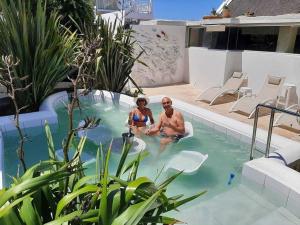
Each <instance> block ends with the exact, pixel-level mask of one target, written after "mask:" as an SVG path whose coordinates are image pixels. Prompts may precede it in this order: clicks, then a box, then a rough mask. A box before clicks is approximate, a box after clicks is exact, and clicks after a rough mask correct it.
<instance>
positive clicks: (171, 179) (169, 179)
mask: <svg viewBox="0 0 300 225" xmlns="http://www.w3.org/2000/svg"><path fill="white" fill-rule="evenodd" d="M182 172H183V171H180V172H178V173H176V174H174V175H172V176H171V177H169V178H168V179H166V180H165V181H164V182H162V183H161V184H160V185H159V186H158V188H159V189H162V188H165V187H167V186H168V185H169V184H170V183H172V182H173V180H175V179H176V178H177V177H178V176H179V175H180V174H182Z"/></svg>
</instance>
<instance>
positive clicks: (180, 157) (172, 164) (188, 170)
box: [165, 151, 208, 175]
mask: <svg viewBox="0 0 300 225" xmlns="http://www.w3.org/2000/svg"><path fill="white" fill-rule="evenodd" d="M207 158H208V155H207V154H205V155H203V154H201V153H200V152H195V151H181V152H180V153H179V154H177V155H176V156H174V157H173V158H172V159H171V160H170V161H169V162H168V163H167V165H166V167H165V171H167V170H173V171H183V173H185V174H189V175H192V174H194V173H196V172H197V171H198V170H199V168H200V167H201V165H202V164H203V163H204V162H205V160H206V159H207Z"/></svg>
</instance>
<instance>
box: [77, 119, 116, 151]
mask: <svg viewBox="0 0 300 225" xmlns="http://www.w3.org/2000/svg"><path fill="white" fill-rule="evenodd" d="M83 125H84V121H83V120H82V121H80V122H79V124H78V126H83ZM83 136H86V137H87V138H88V139H89V140H91V141H93V142H94V143H95V144H96V145H99V144H100V143H102V144H104V143H106V142H108V141H111V139H112V132H111V130H110V129H109V128H108V127H106V126H104V125H102V124H100V125H98V126H97V127H94V128H91V129H86V130H80V131H78V137H80V138H81V137H83Z"/></svg>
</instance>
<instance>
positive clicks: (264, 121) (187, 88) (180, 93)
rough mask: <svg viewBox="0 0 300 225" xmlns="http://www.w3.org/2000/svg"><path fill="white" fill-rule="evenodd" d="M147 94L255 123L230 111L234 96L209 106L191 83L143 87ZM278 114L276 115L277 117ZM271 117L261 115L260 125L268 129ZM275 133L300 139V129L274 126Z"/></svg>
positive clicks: (251, 123)
mask: <svg viewBox="0 0 300 225" xmlns="http://www.w3.org/2000/svg"><path fill="white" fill-rule="evenodd" d="M143 91H144V93H145V94H146V95H148V96H151V95H162V94H163V95H166V96H169V97H171V98H172V97H173V98H176V99H180V100H183V101H185V102H188V103H190V104H193V105H196V106H199V107H201V108H205V109H207V110H210V111H213V112H215V113H218V114H221V115H223V116H226V117H230V118H233V119H235V120H238V121H241V122H244V123H247V124H250V125H253V122H254V119H248V117H247V116H246V115H242V114H239V113H236V112H232V113H229V109H230V107H231V106H232V104H233V103H234V101H235V98H234V97H230V96H228V97H225V98H222V99H220V101H218V102H217V103H216V104H215V105H213V106H209V104H208V103H206V102H202V101H195V99H196V97H197V96H198V95H199V93H201V91H200V90H199V89H197V88H195V87H194V86H192V85H191V84H175V85H170V86H162V87H154V88H143ZM277 115H278V114H276V115H275V118H276V116H277ZM269 119H270V117H269V116H268V115H266V116H260V117H259V120H258V127H259V128H262V129H265V130H267V129H268V124H269ZM273 133H276V134H278V135H281V136H284V137H287V138H290V139H292V140H296V141H300V136H299V135H300V131H296V130H289V129H287V128H281V127H274V128H273Z"/></svg>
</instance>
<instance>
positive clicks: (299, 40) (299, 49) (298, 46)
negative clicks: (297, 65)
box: [294, 28, 300, 54]
mask: <svg viewBox="0 0 300 225" xmlns="http://www.w3.org/2000/svg"><path fill="white" fill-rule="evenodd" d="M294 53H297V54H300V28H298V32H297V37H296V41H295V47H294Z"/></svg>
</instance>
